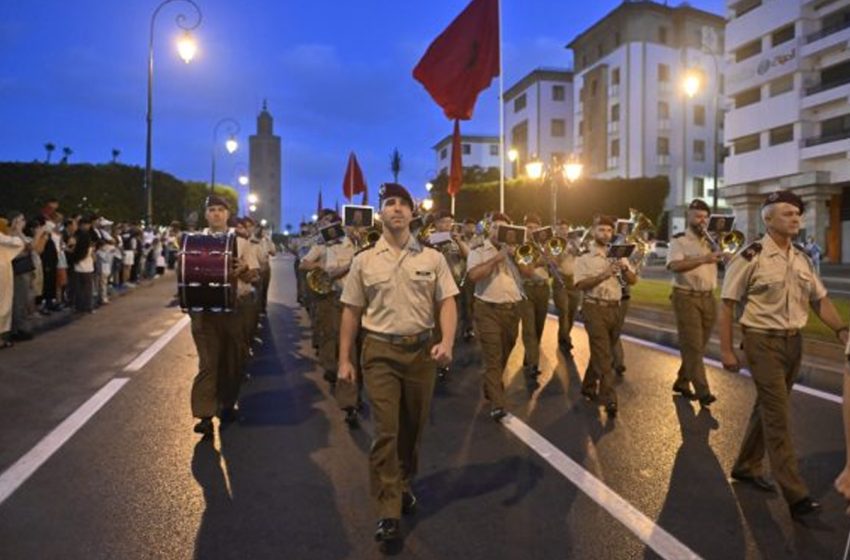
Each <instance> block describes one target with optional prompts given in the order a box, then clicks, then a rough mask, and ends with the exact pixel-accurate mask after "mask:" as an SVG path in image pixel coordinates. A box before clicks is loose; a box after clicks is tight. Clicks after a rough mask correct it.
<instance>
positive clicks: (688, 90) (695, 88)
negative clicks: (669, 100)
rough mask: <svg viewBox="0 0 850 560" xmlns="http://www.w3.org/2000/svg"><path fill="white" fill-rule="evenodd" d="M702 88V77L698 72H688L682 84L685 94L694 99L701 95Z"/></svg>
mask: <svg viewBox="0 0 850 560" xmlns="http://www.w3.org/2000/svg"><path fill="white" fill-rule="evenodd" d="M700 87H702V80H701V79H700V75H699V74H698V73H697V72H688V74H687V75H686V76H685V80H684V81H683V82H682V90H683V91H684V92H685V95H687V96H688V97H689V98H690V99H693V98H694V96H695V95H696V94H697V93H699V90H700Z"/></svg>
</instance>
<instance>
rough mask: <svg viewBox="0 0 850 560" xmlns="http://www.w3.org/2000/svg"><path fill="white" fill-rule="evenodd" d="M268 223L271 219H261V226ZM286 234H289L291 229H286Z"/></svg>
mask: <svg viewBox="0 0 850 560" xmlns="http://www.w3.org/2000/svg"><path fill="white" fill-rule="evenodd" d="M268 224H269V221H268V220H267V219H265V218H263V219H262V220H260V225H261V226H263V227H266V226H267V225H268ZM286 235H289V230H286Z"/></svg>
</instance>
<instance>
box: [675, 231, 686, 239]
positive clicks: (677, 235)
mask: <svg viewBox="0 0 850 560" xmlns="http://www.w3.org/2000/svg"><path fill="white" fill-rule="evenodd" d="M684 236H685V232H684V231H683V232H680V233H677V234H676V235H674V236H673V239H679V238H680V237H684Z"/></svg>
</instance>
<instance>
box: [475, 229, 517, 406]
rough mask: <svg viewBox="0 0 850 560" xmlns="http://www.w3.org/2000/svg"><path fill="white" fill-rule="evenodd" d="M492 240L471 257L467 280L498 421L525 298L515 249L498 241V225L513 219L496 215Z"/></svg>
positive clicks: (486, 386)
mask: <svg viewBox="0 0 850 560" xmlns="http://www.w3.org/2000/svg"><path fill="white" fill-rule="evenodd" d="M491 220H492V226H491V227H490V239H488V240H487V241H485V242H484V244H483V245H481V247H479V248H477V249H475V250H473V251H472V252H471V253H470V254H469V260H468V262H467V268H468V273H467V275H468V278H469V280H471V281H472V282H473V283H475V304H474V305H475V310H474V317H475V331H476V336H477V337H478V341H479V342H480V344H481V352H482V354H483V358H484V380H483V384H484V397H485V398H486V399H487V400H488V401H489V402H490V417H491V418H492V419H493V420H495V421H497V422H499V421H501V419H502V418H504V417H505V415H506V414H507V413H506V412H505V386H504V384H503V383H502V375H503V374H504V371H505V366H506V365H507V363H508V357H509V356H510V355H511V350H513V347H514V344H516V340H517V332H518V330H519V313H518V311H519V306H520V302H521V301H522V299H523V298H524V297H525V295H524V293H523V290H522V277H521V276H520V272H519V270H518V268H517V266H516V264H515V263H514V261H513V258H512V256H511V255H512V250H513V248H512V247H510V246H508V245H500V244H499V242H498V241H497V238H498V234H499V226H501V225H509V224H510V223H511V219H510V218H509V217H508V216H507V215H505V214H501V213H494V214H493V217H492V218H491Z"/></svg>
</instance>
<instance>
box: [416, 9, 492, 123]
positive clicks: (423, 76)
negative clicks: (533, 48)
mask: <svg viewBox="0 0 850 560" xmlns="http://www.w3.org/2000/svg"><path fill="white" fill-rule="evenodd" d="M498 75H499V0H472V2H470V3H469V5H468V6H467V7H466V9H465V10H464V11H463V12H461V14H460V15H459V16H458V17H457V18H455V20H454V21H453V22H452V23H451V24H449V26H448V27H447V28H446V30H445V31H443V32H442V33H441V34H440V36H439V37H437V38H436V39H435V40H434V42H433V43H431V46H429V47H428V50H427V51H426V52H425V55H424V56H423V57H422V60H420V61H419V64H417V65H416V68H414V69H413V77H414V78H416V79H417V80H418V81H420V82H422V85H423V86H425V89H426V90H428V93H430V94H431V97H433V98H434V101H436V102H437V104H438V105H439V106H440V107H442V108H443V111H444V112H445V114H446V116H447V117H448V118H450V119H463V120H468V119H471V118H472V110H473V109H474V108H475V101H476V100H477V99H478V94H479V93H481V91H482V90H484V89H487V87H489V86H490V82H491V81H492V80H493V78H494V77H496V76H498Z"/></svg>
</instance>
